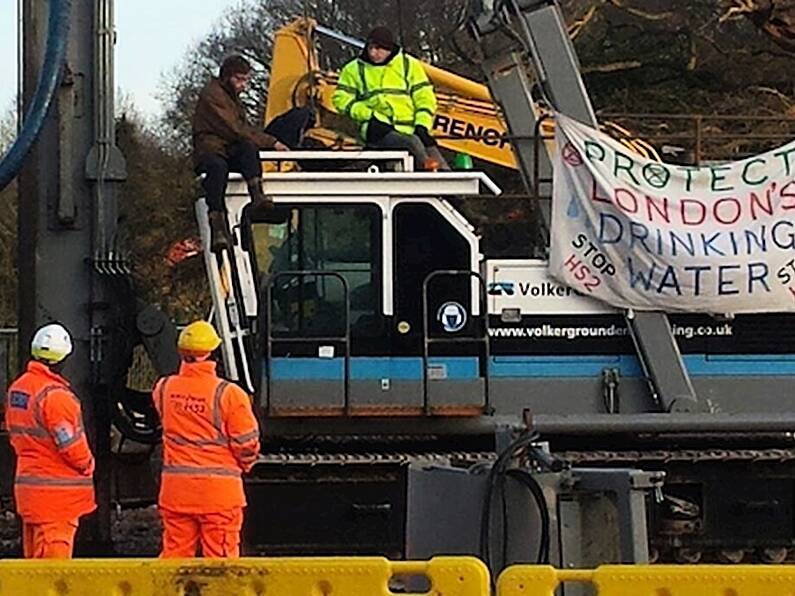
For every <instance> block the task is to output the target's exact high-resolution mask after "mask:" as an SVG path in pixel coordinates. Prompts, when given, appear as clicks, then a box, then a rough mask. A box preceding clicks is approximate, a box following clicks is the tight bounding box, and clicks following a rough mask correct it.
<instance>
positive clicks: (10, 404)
mask: <svg viewBox="0 0 795 596" xmlns="http://www.w3.org/2000/svg"><path fill="white" fill-rule="evenodd" d="M71 353H72V339H71V337H70V336H69V332H68V331H67V330H66V329H65V328H64V327H63V326H62V325H59V324H57V323H53V324H50V325H45V326H44V327H42V328H41V329H39V330H38V331H37V332H36V334H35V335H34V337H33V341H32V343H31V357H32V360H31V361H30V362H29V363H28V366H27V370H26V371H25V372H24V373H22V375H20V377H19V378H17V379H16V380H15V381H14V382H13V383H12V384H11V387H9V389H8V395H7V399H6V415H5V426H6V430H7V431H8V433H9V436H10V439H11V446H12V447H13V448H14V452H15V453H16V457H17V471H16V478H15V480H14V498H15V500H16V507H17V513H18V514H19V516H20V517H21V518H22V548H23V551H24V555H25V558H26V559H69V558H71V557H72V550H73V548H74V539H75V533H76V531H77V525H78V520H79V519H80V517H81V516H82V515H85V514H87V513H90V512H91V511H93V510H94V509H96V503H95V501H94V482H93V479H92V475H93V473H94V457H93V455H92V454H91V450H90V449H89V446H88V442H87V441H86V436H85V431H84V428H83V418H82V414H81V411H80V401H79V400H78V399H77V397H76V396H75V394H74V393H73V392H72V390H71V389H70V388H69V383H68V381H67V380H66V379H65V378H64V377H62V376H61V375H60V370H61V368H62V367H63V364H64V362H65V360H66V358H67V356H69V354H71Z"/></svg>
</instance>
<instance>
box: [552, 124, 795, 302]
mask: <svg viewBox="0 0 795 596" xmlns="http://www.w3.org/2000/svg"><path fill="white" fill-rule="evenodd" d="M556 122H557V127H556V135H555V136H556V145H557V147H558V151H557V154H556V156H555V168H554V171H555V180H554V190H553V199H552V227H551V237H552V240H551V244H552V245H551V254H550V262H549V268H550V273H551V274H552V275H553V276H554V277H555V278H557V279H559V280H560V281H562V282H563V283H565V284H566V285H568V286H570V287H572V288H574V289H575V290H577V291H578V292H580V293H582V294H584V295H586V296H592V297H594V298H597V299H600V300H603V301H605V302H607V303H609V304H612V305H614V306H618V307H622V308H634V309H638V310H665V311H669V312H673V311H684V312H706V313H751V312H782V311H795V143H790V144H789V145H785V146H784V147H781V148H779V149H776V150H774V151H770V152H769V153H764V154H762V155H758V156H756V157H751V158H748V159H745V160H743V161H738V162H734V163H731V164H725V165H716V166H708V167H701V168H695V167H686V166H677V165H670V164H662V163H658V162H654V161H650V160H647V159H645V158H643V157H641V156H639V155H636V154H635V153H632V152H631V151H630V150H629V149H627V147H625V146H624V145H622V144H621V143H619V142H618V141H616V140H614V139H613V138H611V137H609V136H607V135H605V134H603V133H601V132H599V131H596V130H594V129H592V128H590V127H588V126H586V125H584V124H581V123H579V122H577V121H575V120H572V119H571V118H567V117H566V116H563V115H561V114H558V115H557V116H556Z"/></svg>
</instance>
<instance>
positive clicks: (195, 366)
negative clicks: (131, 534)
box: [153, 361, 259, 513]
mask: <svg viewBox="0 0 795 596" xmlns="http://www.w3.org/2000/svg"><path fill="white" fill-rule="evenodd" d="M153 398H154V401H155V407H156V408H157V411H158V412H159V414H160V419H161V421H162V425H163V473H162V481H161V485H160V499H159V504H160V506H161V507H162V508H164V509H169V510H171V511H176V512H182V513H210V512H213V511H219V510H221V509H230V508H233V507H242V506H243V505H245V504H246V499H245V495H244V493H243V481H242V479H241V477H240V475H241V472H247V471H248V470H250V469H251V468H252V467H253V465H254V463H255V462H256V460H257V456H258V455H259V426H258V424H257V420H256V418H255V417H254V413H253V412H252V409H251V400H250V398H249V396H248V395H247V394H246V393H245V392H244V391H243V390H242V389H240V388H239V387H238V386H237V385H235V384H234V383H229V382H227V381H224V380H223V379H220V378H218V376H217V375H216V373H215V363H214V362H212V361H204V362H183V363H182V365H181V366H180V370H179V374H177V375H173V376H170V377H164V378H162V379H160V380H159V381H158V382H157V384H156V385H155V388H154V391H153Z"/></svg>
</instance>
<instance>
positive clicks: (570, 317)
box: [196, 0, 795, 593]
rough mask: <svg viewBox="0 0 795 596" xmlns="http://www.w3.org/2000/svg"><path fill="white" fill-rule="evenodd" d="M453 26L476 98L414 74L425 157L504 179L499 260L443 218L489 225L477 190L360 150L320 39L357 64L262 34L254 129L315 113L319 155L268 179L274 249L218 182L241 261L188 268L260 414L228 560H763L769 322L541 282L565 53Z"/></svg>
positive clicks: (492, 26) (514, 36) (786, 440)
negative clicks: (264, 94)
mask: <svg viewBox="0 0 795 596" xmlns="http://www.w3.org/2000/svg"><path fill="white" fill-rule="evenodd" d="M467 23H468V25H467V30H468V31H469V33H470V34H471V35H472V36H473V38H474V39H475V40H476V42H477V43H478V44H479V46H480V48H481V50H482V54H483V61H482V63H481V66H482V68H483V70H484V74H485V78H486V80H487V83H488V86H487V87H486V86H483V85H480V84H478V83H475V82H473V81H470V80H467V79H465V78H463V77H460V76H457V75H454V74H452V73H449V72H446V71H444V70H441V69H439V68H436V67H433V66H431V65H425V68H426V70H427V72H428V75H429V78H430V79H431V80H432V81H433V82H434V84H435V85H436V86H437V90H438V92H439V98H440V99H439V103H440V108H439V112H438V114H437V116H436V120H435V123H434V131H433V132H434V133H435V134H437V135H438V136H439V143H440V145H441V146H442V147H444V148H447V149H450V150H452V151H455V152H466V153H468V154H469V155H471V156H473V157H476V158H479V159H481V160H484V161H487V162H490V163H493V164H498V165H501V166H504V167H507V168H512V169H515V170H516V171H518V173H519V175H520V177H521V180H522V182H523V184H524V186H525V188H526V191H527V195H528V196H529V197H532V198H533V200H530V203H531V204H532V212H531V213H532V215H531V217H530V219H529V220H528V221H525V222H522V224H521V225H522V226H524V227H525V228H527V227H529V226H533V225H534V223H535V224H536V225H537V229H534V230H533V232H532V233H530V234H528V235H526V236H525V237H524V238H520V241H519V242H509V243H508V246H504V245H499V244H495V243H493V242H489V241H488V240H489V227H488V225H489V223H494V222H486V224H485V226H484V225H482V223H483V222H478V221H475V220H474V217H473V214H472V212H471V211H470V210H468V209H467V206H466V205H467V202H468V201H470V200H473V201H488V202H490V203H493V202H497V201H501V200H503V199H501V198H500V194H501V189H500V188H499V186H498V185H497V184H495V183H494V181H493V180H492V179H491V178H490V177H489V176H488V175H486V174H485V173H483V172H480V171H476V170H458V171H452V172H416V171H414V168H413V164H412V162H411V159H410V158H409V157H408V156H407V155H405V154H402V153H400V152H397V153H395V152H387V151H380V152H379V151H371V150H368V148H367V147H365V148H361V147H359V146H358V145H357V144H356V141H355V140H354V136H353V132H352V128H350V126H349V125H348V124H346V123H345V122H344V121H343V120H341V119H340V118H339V115H336V114H335V112H334V110H333V107H332V105H331V101H330V98H331V95H332V93H333V90H334V81H335V75H334V74H333V73H329V72H325V71H322V70H321V69H320V67H319V64H320V61H319V60H318V54H317V51H318V45H317V43H316V40H317V38H318V37H319V36H322V37H327V38H332V39H334V40H335V41H337V42H343V43H347V44H348V45H352V46H353V47H354V48H356V47H359V48H361V42H358V41H357V40H352V39H351V38H348V37H347V36H345V35H342V34H339V33H336V32H333V31H330V30H328V29H326V28H324V27H322V26H320V25H317V24H315V23H313V22H312V21H308V20H298V21H295V22H293V23H292V24H290V25H288V26H286V27H285V28H284V29H282V30H280V31H279V32H278V33H277V35H276V45H275V48H274V58H273V64H272V71H271V83H270V85H271V87H270V93H269V105H268V112H267V114H266V121H272V120H273V119H275V118H277V117H278V116H279V115H280V114H282V113H284V112H286V111H288V110H291V109H294V108H296V107H301V106H306V105H311V106H312V107H313V108H314V109H315V112H316V113H317V114H318V119H317V121H316V122H315V126H314V128H312V129H311V130H310V131H309V132H308V133H307V135H308V136H309V137H310V138H312V139H314V141H315V143H313V144H312V147H315V148H316V147H317V146H318V143H322V144H323V146H325V147H328V148H332V149H333V150H328V149H326V150H322V149H321V150H300V149H299V150H297V151H295V152H293V153H291V154H290V155H289V156H285V154H276V153H263V154H262V155H261V157H262V159H263V160H264V162H266V165H268V167H267V168H266V173H265V175H264V176H263V185H264V188H265V192H266V193H267V194H269V195H270V196H272V197H273V200H274V202H275V204H276V205H277V206H278V207H279V208H281V209H284V210H286V211H288V212H289V216H288V217H286V223H280V224H272V223H268V222H265V221H252V220H249V219H247V218H246V217H244V216H243V210H244V207H245V205H246V203H247V201H248V199H247V196H246V192H245V188H244V185H243V184H242V182H241V181H239V180H232V181H231V182H230V186H229V190H228V196H227V209H228V214H229V219H230V225H231V227H232V230H233V233H234V235H235V238H236V243H235V245H234V246H233V247H232V248H231V249H230V250H229V251H228V252H224V253H223V254H221V255H215V254H212V253H210V252H209V251H205V252H204V259H205V263H206V267H207V276H208V282H209V284H210V290H211V295H212V297H213V303H214V317H215V318H214V321H215V323H216V325H217V327H218V329H219V331H220V334H221V336H222V339H223V344H222V353H223V361H224V364H225V370H226V373H227V374H228V375H229V376H230V378H232V379H235V380H237V381H238V382H240V383H241V384H242V385H243V386H246V387H247V388H248V389H249V390H250V391H251V392H252V394H253V395H254V396H255V402H256V403H257V404H258V406H259V407H260V408H262V412H263V428H264V445H265V449H264V452H263V458H262V461H261V462H260V464H259V465H258V466H257V467H256V468H255V470H254V473H253V477H252V478H251V479H250V480H249V484H248V486H249V490H250V498H249V502H250V503H252V505H251V506H250V516H249V522H248V523H247V526H246V538H247V542H248V544H249V545H251V547H252V548H254V549H255V550H257V549H259V550H261V552H282V553H294V552H307V551H310V552H318V553H335V552H340V551H346V552H350V549H351V548H354V550H355V552H380V553H385V554H389V555H392V556H430V555H432V554H435V553H441V552H456V553H474V554H480V555H481V556H483V557H484V559H486V561H487V562H489V563H491V562H492V557H491V555H492V554H493V552H494V544H495V542H496V543H499V542H500V540H502V541H503V552H502V558H501V561H502V563H503V564H504V563H506V562H508V561H510V560H527V559H526V552H528V550H531V549H532V548H533V546H532V545H533V544H534V543H535V542H534V541H536V540H538V537H539V536H540V537H541V544H542V546H543V545H546V546H545V548H542V549H541V550H540V551H539V557H538V559H537V560H554V561H555V563H556V564H559V565H562V566H579V565H582V564H589V563H594V562H596V561H595V560H594V559H589V557H593V556H596V559H598V562H605V561H607V560H614V561H623V562H648V561H655V560H658V561H676V562H690V563H693V562H697V561H700V560H720V561H724V562H735V563H736V562H740V561H748V560H756V561H759V560H761V561H766V562H780V561H783V560H786V559H787V558H788V556H789V554H790V550H791V549H792V548H793V546H795V531H793V529H792V524H791V519H792V518H793V509H792V507H793V506H792V503H793V498H792V497H793V494H792V491H793V487H794V486H795V467H794V466H793V464H792V462H793V461H795V459H794V458H793V455H795V450H794V449H793V445H792V438H791V434H790V429H791V426H792V423H793V416H795V409H793V408H792V405H791V399H790V397H789V395H790V387H791V381H792V376H793V374H795V369H793V368H792V357H793V355H794V354H795V344H793V342H792V339H791V337H789V335H788V334H787V333H786V331H785V329H786V328H787V325H788V323H789V322H790V319H791V317H789V316H787V315H762V314H760V315H744V316H738V317H734V318H725V319H714V318H712V317H708V316H700V315H676V316H672V317H669V316H668V315H666V314H665V313H662V312H644V313H640V312H632V311H619V310H616V309H613V308H610V307H608V306H606V305H604V304H602V303H598V302H595V301H593V300H590V299H587V298H585V297H583V296H580V295H578V294H576V293H573V292H569V291H567V290H566V288H564V287H561V286H560V285H559V284H558V283H557V282H556V281H554V280H553V279H551V278H550V277H549V276H548V274H547V271H546V261H545V260H544V257H545V249H546V246H545V241H546V234H547V233H548V230H549V228H548V225H547V222H548V217H549V213H548V205H546V204H545V202H544V201H543V200H541V197H543V196H544V194H545V189H548V185H549V184H550V182H551V164H550V160H549V155H550V154H551V153H552V152H553V151H554V150H555V148H554V146H552V144H551V143H550V142H549V137H550V135H549V131H550V129H549V126H550V125H551V123H550V122H549V120H548V118H546V114H547V112H548V110H549V109H550V108H552V107H554V109H555V110H557V111H559V112H561V113H564V114H566V115H568V116H571V117H573V118H575V119H578V120H580V121H581V122H585V123H587V124H590V125H592V126H594V127H596V126H598V122H597V120H596V117H595V113H594V110H593V107H592V105H591V103H590V99H589V97H588V95H587V92H586V89H585V85H584V83H583V81H582V77H581V75H580V72H579V64H578V61H577V58H576V54H575V52H574V48H573V46H572V44H571V41H570V39H569V37H568V35H567V31H566V27H565V21H564V19H563V16H562V13H561V9H560V6H559V4H558V2H557V1H555V0H542V1H539V0H501V1H498V2H475V3H472V5H471V7H470V14H469V18H468V19H467ZM506 31H509V32H510V35H505V32H506ZM506 39H507V40H509V41H508V42H507V43H508V47H506ZM511 44H513V45H511ZM529 73H533V78H531V76H530V74H529ZM613 130H614V131H617V132H618V133H619V135H620V136H621V137H623V138H624V141H625V142H626V143H627V144H629V145H630V146H631V147H632V148H633V150H636V151H638V152H642V153H644V154H645V155H647V156H652V157H656V153H655V152H654V149H653V148H652V147H650V146H649V145H648V144H646V143H644V142H643V141H642V140H639V139H635V138H633V136H632V135H631V134H629V133H627V132H626V131H620V130H617V129H615V128H614V129H613ZM288 159H289V161H291V162H298V163H300V164H301V167H300V168H297V169H293V168H291V167H289V166H287V167H285V161H286V160H288ZM329 163H333V164H334V166H333V167H329V166H328V164H329ZM324 164H325V165H324ZM340 164H342V165H340ZM545 185H546V186H545ZM196 215H197V221H198V223H199V228H200V231H201V233H202V237H203V240H205V241H206V240H207V238H208V234H209V228H208V225H207V220H206V206H205V205H204V203H203V201H202V200H199V201H198V202H197V204H196ZM205 245H206V242H205ZM522 429H524V430H522ZM520 453H521V455H518V454H520ZM495 457H496V459H495ZM516 457H518V458H519V461H513V463H511V464H509V463H507V462H508V461H511V460H514V459H515V458H516ZM511 470H513V471H511ZM517 470H518V471H517ZM739 479H742V480H741V481H739ZM497 487H502V491H503V495H505V494H508V495H509V497H508V498H507V504H506V501H505V500H504V501H503V512H502V515H501V516H500V515H499V514H498V513H495V508H496V504H495V501H496V496H495V495H496V494H497V493H499V492H500V491H499V490H498V488H497ZM727 487H731V490H727ZM528 491H529V493H528ZM539 491H540V492H539ZM539 494H547V495H551V496H549V498H548V499H547V500H546V502H543V501H544V499H540V500H539V499H538V498H536V497H537V496H538V495H539ZM532 495H535V497H532V498H531V496H532ZM605 499H606V501H605ZM534 500H535V504H533V503H534ZM603 501H604V502H603ZM255 503H256V505H254V504H255ZM595 503H600V504H598V505H595ZM481 506H482V508H481ZM592 506H593V507H592ZM519 511H521V512H524V514H519V513H517V512H519ZM528 512H534V513H532V514H531V513H528ZM495 516H496V518H495ZM604 516H606V518H607V519H610V520H611V521H610V523H609V524H608V525H607V527H605V526H604V525H602V524H600V523H596V520H599V519H605V517H604ZM517 517H519V518H520V520H517V519H516V518H517ZM509 518H510V519H511V520H513V521H511V522H510V523H509V521H508V519H509ZM553 518H554V521H552V520H553ZM295 519H301V520H303V523H300V524H295V523H294V522H292V521H291V522H288V523H286V522H285V521H283V520H295ZM462 520H480V521H479V522H475V523H462ZM500 520H501V522H502V523H500ZM429 525H430V527H428V526H429ZM495 526H496V527H495ZM261 528H267V529H268V531H267V533H265V534H263V533H262V532H260V531H259V530H260V529H261ZM500 536H501V538H500ZM611 537H613V538H615V541H613V542H611V540H612V538H611ZM506 543H510V544H511V545H512V546H511V547H510V548H509V547H506V546H504V545H505V544H506ZM608 543H609V544H608ZM585 544H588V545H591V546H593V548H590V547H589V548H588V549H585V548H583V545H585ZM351 545H356V546H355V547H352V546H351ZM550 545H551V546H550ZM594 545H596V546H594ZM517 550H518V551H523V552H524V553H525V555H520V554H517ZM586 550H587V551H588V552H585V551H586ZM509 551H510V552H509ZM606 552H612V553H613V555H609V556H608V555H605V553H606ZM597 553H598V554H597ZM523 556H524V557H525V558H522V557H523ZM517 557H518V558H517ZM550 557H551V559H550ZM498 566H499V565H498ZM567 593H568V592H567Z"/></svg>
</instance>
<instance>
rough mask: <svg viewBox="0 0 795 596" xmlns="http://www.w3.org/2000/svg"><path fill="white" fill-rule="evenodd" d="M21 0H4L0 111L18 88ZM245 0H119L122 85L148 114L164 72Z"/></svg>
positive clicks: (154, 109)
mask: <svg viewBox="0 0 795 596" xmlns="http://www.w3.org/2000/svg"><path fill="white" fill-rule="evenodd" d="M17 1H18V0H0V113H3V112H5V111H6V109H7V108H8V107H9V106H11V104H12V101H13V97H14V96H15V94H16V87H17V58H16V56H17V49H16V47H17ZM237 4H239V0H116V5H115V7H116V33H117V39H116V87H117V89H121V91H122V92H123V93H125V94H130V95H132V97H133V100H134V101H135V104H136V105H137V106H138V108H139V109H140V110H141V111H142V113H144V114H145V115H148V116H153V115H156V114H157V113H158V112H159V110H160V105H159V102H158V100H157V98H156V94H157V91H158V83H159V81H160V78H161V75H162V74H163V73H167V72H169V71H170V70H171V69H172V68H174V67H175V66H176V65H177V64H178V63H179V61H180V59H181V58H182V56H183V55H184V54H185V52H186V51H187V50H188V49H189V48H190V47H191V45H192V44H193V43H195V42H197V41H199V40H200V39H201V38H202V37H203V36H204V34H206V33H207V32H208V31H209V30H210V29H211V28H212V25H213V23H215V22H216V21H217V20H218V19H219V17H220V16H221V14H222V13H223V11H224V9H225V8H227V7H229V6H235V5H237Z"/></svg>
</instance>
